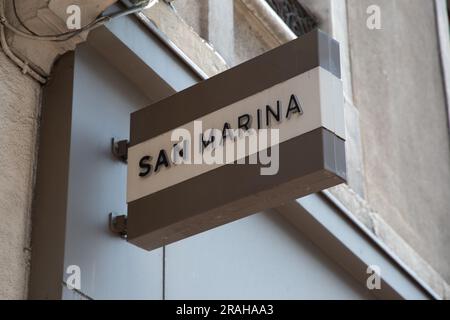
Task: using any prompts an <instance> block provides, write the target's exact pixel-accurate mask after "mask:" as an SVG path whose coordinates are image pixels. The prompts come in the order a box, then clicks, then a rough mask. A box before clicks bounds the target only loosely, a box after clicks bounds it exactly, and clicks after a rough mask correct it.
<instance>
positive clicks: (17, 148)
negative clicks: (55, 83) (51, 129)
mask: <svg viewBox="0 0 450 320" xmlns="http://www.w3.org/2000/svg"><path fill="white" fill-rule="evenodd" d="M39 100H40V85H39V84H38V83H37V82H35V81H34V80H32V79H31V78H29V77H28V76H26V75H24V74H22V73H21V71H20V70H19V69H18V68H17V67H16V66H15V65H14V64H13V63H12V62H10V60H9V59H8V58H7V57H6V56H5V55H4V54H3V52H2V51H1V49H0V221H1V223H0V299H24V298H26V296H27V282H28V267H29V252H30V247H29V236H30V213H31V200H32V187H33V182H34V166H35V160H36V140H37V133H38V118H39Z"/></svg>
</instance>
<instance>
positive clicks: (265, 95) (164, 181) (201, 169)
mask: <svg viewBox="0 0 450 320" xmlns="http://www.w3.org/2000/svg"><path fill="white" fill-rule="evenodd" d="M242 85H243V86H244V85H245V83H243V84H242ZM292 96H295V97H296V98H297V100H298V102H299V104H300V106H301V110H302V114H300V113H298V112H297V113H295V112H293V113H292V114H289V119H286V118H285V117H286V114H287V113H288V108H289V106H290V102H292V101H291V98H292ZM199 99H200V98H199ZM343 100H344V99H343V90H342V82H341V80H340V79H338V78H337V77H336V76H334V75H333V74H331V73H330V72H328V71H327V70H325V69H323V68H321V67H317V68H315V69H313V70H310V71H308V72H305V73H303V74H301V75H298V76H296V77H294V78H291V79H289V80H287V81H284V82H282V83H279V84H277V85H275V86H273V87H270V88H268V89H265V90H264V91H261V92H258V93H256V94H254V95H252V96H250V97H247V98H245V99H243V100H240V101H238V102H235V103H233V104H231V105H229V106H227V107H224V108H222V109H220V110H217V111H214V112H212V113H210V114H207V115H205V116H203V117H201V118H199V119H196V120H195V121H201V123H202V127H203V132H204V131H205V130H207V129H218V130H220V131H222V130H223V127H224V123H229V124H230V125H231V128H232V129H237V128H238V125H239V123H238V119H239V117H241V116H242V115H245V114H248V115H250V116H251V119H252V121H251V124H252V125H251V127H252V128H255V129H256V127H257V122H258V120H257V119H258V109H260V113H259V119H260V121H261V127H260V128H262V129H266V128H268V129H279V131H278V132H279V143H282V142H285V141H287V140H290V139H292V138H295V137H298V136H300V135H302V134H304V133H307V132H310V131H313V130H315V129H318V128H320V127H324V128H326V129H328V130H329V131H331V132H333V133H335V134H336V135H337V136H339V137H341V138H342V139H345V128H344V103H343ZM199 103H201V101H199ZM277 103H278V104H279V105H280V108H281V112H280V115H281V116H280V118H281V119H280V121H279V122H278V121H274V119H273V116H272V114H270V116H269V118H271V122H270V125H269V126H266V106H267V105H269V106H271V108H272V110H273V111H277ZM186 107H189V108H195V106H186ZM167 116H168V117H176V116H177V115H176V114H168V115H167ZM149 125H150V124H149ZM179 128H183V129H186V130H188V131H189V132H190V134H191V136H192V137H194V121H191V122H189V123H187V124H185V125H183V126H181V127H179ZM173 131H174V130H170V131H168V132H166V133H163V134H161V135H158V136H156V137H154V138H152V139H149V140H147V141H144V142H142V143H140V144H137V145H135V146H133V147H131V148H130V149H129V150H128V188H127V190H128V191H127V201H128V202H131V201H134V200H137V199H140V198H142V197H145V196H147V195H150V194H152V193H155V192H158V191H160V190H163V189H165V188H169V187H171V186H173V185H175V184H178V183H181V182H183V181H186V180H188V179H191V178H193V177H196V176H198V175H200V174H203V173H205V172H208V171H211V170H214V169H217V168H218V167H220V166H222V165H224V164H213V165H210V164H205V163H203V164H179V165H172V166H171V167H168V168H166V167H163V168H162V169H160V170H159V171H158V172H156V173H155V172H154V173H152V174H150V175H148V176H145V177H141V176H139V173H140V172H141V168H140V167H139V162H140V161H141V159H142V158H143V157H145V156H151V157H152V158H153V166H154V165H155V162H156V160H157V157H158V154H159V153H160V150H167V155H168V156H169V157H170V156H171V155H170V151H171V150H172V147H173V145H174V143H176V142H175V141H171V136H172V132H173ZM206 139H207V136H206V137H205V140H206ZM194 142H195V140H194ZM270 145H271V144H269V147H270ZM267 147H268V146H265V147H263V148H262V149H261V148H258V149H257V150H247V151H246V153H245V154H244V155H243V156H244V157H246V156H249V155H251V154H254V153H255V152H259V151H261V150H264V148H267ZM306 151H307V150H306ZM235 160H236V159H235ZM174 201H176V200H175V199H174Z"/></svg>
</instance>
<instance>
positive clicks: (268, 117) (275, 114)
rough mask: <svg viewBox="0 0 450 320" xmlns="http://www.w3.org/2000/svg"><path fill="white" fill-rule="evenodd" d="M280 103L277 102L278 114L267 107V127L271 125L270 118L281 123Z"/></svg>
mask: <svg viewBox="0 0 450 320" xmlns="http://www.w3.org/2000/svg"><path fill="white" fill-rule="evenodd" d="M280 115H281V114H280V101H277V113H275V112H274V111H273V109H272V108H271V107H270V106H269V105H267V106H266V125H267V126H269V125H270V118H271V117H273V118H275V120H277V121H278V122H280Z"/></svg>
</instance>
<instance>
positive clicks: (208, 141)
mask: <svg viewBox="0 0 450 320" xmlns="http://www.w3.org/2000/svg"><path fill="white" fill-rule="evenodd" d="M201 139H202V144H203V149H202V151H203V150H205V149H206V148H208V146H209V145H210V144H211V143H213V142H214V141H215V140H216V137H215V136H214V135H213V134H212V132H211V135H210V137H209V139H208V140H205V136H204V134H203V133H202V135H201Z"/></svg>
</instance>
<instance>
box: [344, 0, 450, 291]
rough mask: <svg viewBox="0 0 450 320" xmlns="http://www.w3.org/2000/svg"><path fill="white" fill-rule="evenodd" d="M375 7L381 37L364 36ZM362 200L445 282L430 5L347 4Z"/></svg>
mask: <svg viewBox="0 0 450 320" xmlns="http://www.w3.org/2000/svg"><path fill="white" fill-rule="evenodd" d="M371 4H377V5H379V6H380V8H381V13H382V16H381V17H382V29H381V30H374V31H371V30H369V29H368V28H366V26H365V24H366V19H367V14H366V9H367V7H368V6H369V5H371ZM348 15H349V20H348V23H349V39H350V52H351V61H352V76H353V91H354V101H355V105H356V106H357V108H358V110H359V112H360V117H361V132H362V140H363V151H364V166H365V181H366V192H367V195H366V198H367V200H368V202H369V204H370V206H371V207H372V208H373V209H374V210H375V211H377V212H378V213H379V214H380V215H381V216H382V217H383V218H384V220H385V221H386V222H387V223H388V224H389V225H390V226H391V227H392V228H393V229H395V231H396V232H397V233H399V234H400V235H401V237H403V238H404V239H405V240H406V242H407V243H408V244H409V245H410V246H411V247H413V248H414V249H415V250H416V251H417V252H418V253H419V254H420V255H421V256H422V257H423V258H424V259H425V260H426V261H427V262H428V263H430V264H431V266H432V267H434V268H435V269H436V270H437V271H438V272H439V273H440V274H441V275H442V276H443V277H444V278H445V279H446V280H447V282H449V281H450V264H449V263H448V262H449V261H450V250H449V249H448V243H449V241H450V231H449V228H448V226H449V225H450V197H449V190H450V151H449V131H448V125H447V112H446V101H445V95H444V87H443V78H442V70H441V65H440V58H439V44H438V36H437V29H436V22H435V21H436V16H435V11H434V1H422V0H396V1H392V0H377V1H374V0H363V1H362V0H348Z"/></svg>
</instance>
